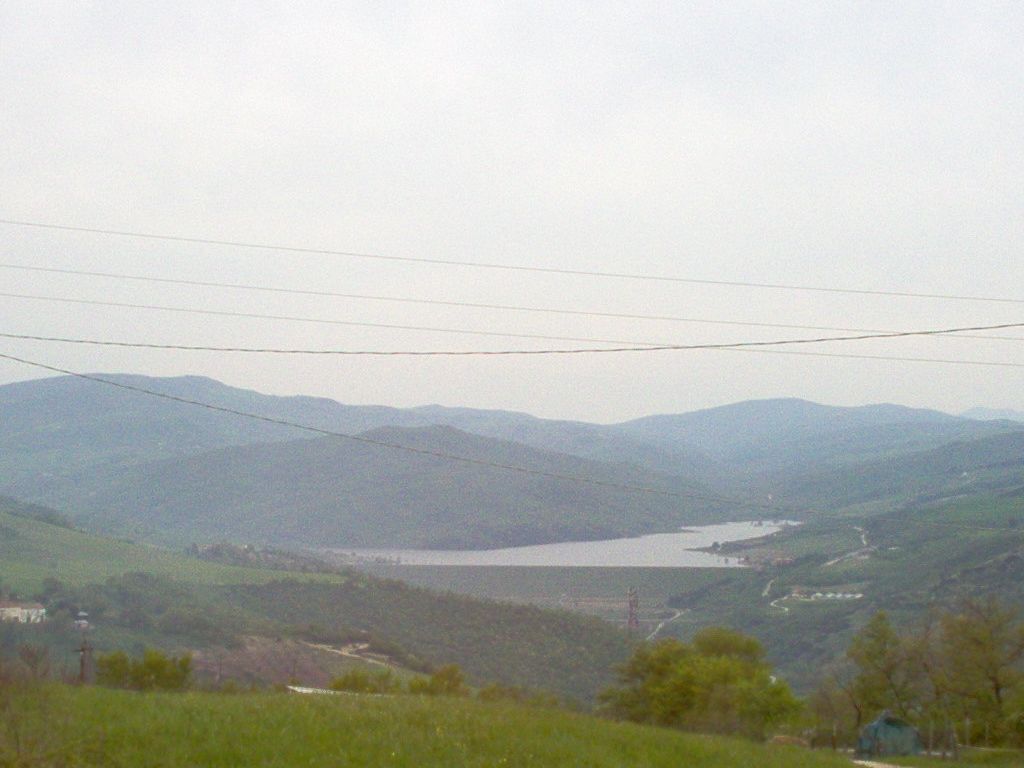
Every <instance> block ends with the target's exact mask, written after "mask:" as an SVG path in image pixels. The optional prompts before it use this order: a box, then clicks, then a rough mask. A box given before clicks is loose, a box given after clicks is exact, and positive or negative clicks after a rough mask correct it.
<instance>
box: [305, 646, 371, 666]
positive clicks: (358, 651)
mask: <svg viewBox="0 0 1024 768" xmlns="http://www.w3.org/2000/svg"><path fill="white" fill-rule="evenodd" d="M303 645H307V646H309V647H310V648H316V649H317V650H318V651H324V652H325V653H334V654H337V655H338V656H344V657H345V658H347V659H356V660H357V661H362V662H366V663H367V664H379V665H380V666H382V667H388V666H390V665H389V664H388V663H387V662H385V661H381V660H380V659H377V658H374V657H373V655H371V654H369V653H368V652H367V649H369V647H370V644H369V643H349V644H348V645H343V646H341V647H340V648H335V647H334V646H333V645H324V644H322V643H307V642H303Z"/></svg>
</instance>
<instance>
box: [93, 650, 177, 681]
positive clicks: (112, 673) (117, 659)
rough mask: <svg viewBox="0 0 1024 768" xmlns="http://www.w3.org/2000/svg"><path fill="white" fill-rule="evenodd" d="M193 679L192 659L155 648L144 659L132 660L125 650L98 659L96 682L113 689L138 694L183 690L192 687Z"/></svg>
mask: <svg viewBox="0 0 1024 768" xmlns="http://www.w3.org/2000/svg"><path fill="white" fill-rule="evenodd" d="M191 676H192V657H191V656H189V655H188V654H186V655H184V656H167V655H165V654H163V653H161V652H160V651H156V650H153V649H151V648H148V649H146V650H145V651H144V652H143V654H142V658H141V659H130V658H129V657H128V655H127V654H125V653H124V652H123V651H114V652H113V653H108V654H105V655H103V656H100V657H99V658H98V659H97V660H96V680H97V682H99V683H100V684H101V685H106V686H109V687H111V688H132V689H134V690H137V691H151V690H161V691H180V690H183V689H184V688H187V687H188V684H189V681H190V678H191Z"/></svg>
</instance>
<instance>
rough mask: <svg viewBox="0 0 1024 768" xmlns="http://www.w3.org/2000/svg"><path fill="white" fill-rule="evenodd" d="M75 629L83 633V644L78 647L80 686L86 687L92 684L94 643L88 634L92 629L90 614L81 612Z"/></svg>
mask: <svg viewBox="0 0 1024 768" xmlns="http://www.w3.org/2000/svg"><path fill="white" fill-rule="evenodd" d="M75 627H76V628H78V629H79V630H81V632H82V642H81V644H80V645H79V646H78V684H79V685H85V684H86V683H89V682H92V669H93V667H92V643H90V642H89V636H88V634H87V633H88V632H89V630H90V629H91V628H92V625H91V624H89V614H87V613H85V612H80V613H79V614H78V618H77V619H76V620H75Z"/></svg>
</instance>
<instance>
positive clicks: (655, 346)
mask: <svg viewBox="0 0 1024 768" xmlns="http://www.w3.org/2000/svg"><path fill="white" fill-rule="evenodd" d="M0 297H8V298H17V299H32V300H41V301H53V302H60V303H69V304H86V305H95V306H103V307H118V308H129V309H143V310H158V311H165V312H181V313H186V314H200V315H216V316H227V317H243V318H257V319H267V320H285V321H296V322H304V323H324V324H331V325H345V326H358V327H370V328H385V329H398V330H413V331H428V332H433V333H458V334H471V335H477V336H496V337H511V338H526V339H534V340H545V341H575V342H587V343H592V344H616V345H629V346H617V347H614V348H611V349H594V348H573V349H550V350H497V351H486V350H471V351H449V350H440V351H430V350H423V351H402V350H399V351H394V352H388V351H383V350H289V349H283V348H281V349H274V348H257V347H213V346H188V345H172V344H166V345H160V344H146V343H136V342H113V341H109V342H108V341H104V340H98V339H72V338H66V337H52V336H32V335H29V334H0V336H6V337H7V338H12V339H16V338H23V339H25V340H33V341H52V342H65V343H70V344H92V345H96V346H112V347H139V348H152V349H163V348H166V349H180V350H184V351H210V352H253V353H256V352H266V353H278V354H323V355H329V354H335V355H364V356H381V357H385V356H458V355H464V356H471V355H479V356H483V355H530V354H533V355H555V354H584V353H597V352H615V353H622V352H647V351H663V350H685V349H706V350H722V351H736V352H763V353H769V354H791V355H804V356H813V357H835V358H849V359H856V360H890V361H894V362H914V363H945V364H950V365H975V366H989V367H1000V368H1024V363H1014V362H1006V361H988V360H962V359H955V358H954V359H951V358H937V357H906V356H888V355H861V354H847V353H838V352H835V353H831V352H795V351H783V350H774V349H762V348H759V347H767V346H778V345H780V344H821V343H827V342H832V341H857V340H867V339H884V338H902V337H914V336H942V335H945V334H949V333H957V332H959V331H960V330H963V329H959V328H949V329H938V330H925V331H899V332H893V333H889V334H862V335H859V336H842V337H824V338H817V339H784V340H780V341H765V342H735V343H722V344H690V345H684V344H664V343H657V342H645V341H624V340H621V339H618V340H617V339H594V338H586V337H583V338H581V337H573V336H548V335H542V334H524V333H506V332H500V331H480V330H474V329H465V328H435V327H426V326H414V325H394V324H387V323H366V322H357V321H352V320H334V319H329V318H309V317H294V316H289V315H265V314H256V313H252V312H229V311H223V310H214V309H194V308H190V307H168V306H161V305H153V304H128V303H122V302H112V301H98V300H90V299H71V298H62V297H54V296H33V295H27V294H14V293H0ZM1019 327H1024V323H1004V324H1000V325H991V326H971V327H970V328H967V329H966V330H974V329H1002V328H1019Z"/></svg>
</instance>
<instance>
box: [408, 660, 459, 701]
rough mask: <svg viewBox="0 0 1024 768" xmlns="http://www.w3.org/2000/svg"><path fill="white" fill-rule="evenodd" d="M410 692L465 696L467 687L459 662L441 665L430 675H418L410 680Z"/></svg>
mask: <svg viewBox="0 0 1024 768" xmlns="http://www.w3.org/2000/svg"><path fill="white" fill-rule="evenodd" d="M409 693H416V694H420V695H423V696H465V695H466V694H468V693H469V689H468V688H466V685H465V682H464V679H463V676H462V670H461V669H460V668H459V665H458V664H449V665H447V666H444V667H441V668H440V669H438V670H437V671H436V672H434V674H432V675H431V676H430V677H417V678H414V679H412V680H410V681H409Z"/></svg>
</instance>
